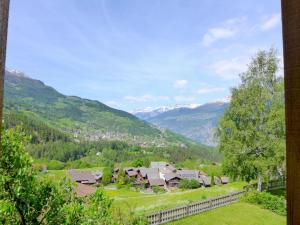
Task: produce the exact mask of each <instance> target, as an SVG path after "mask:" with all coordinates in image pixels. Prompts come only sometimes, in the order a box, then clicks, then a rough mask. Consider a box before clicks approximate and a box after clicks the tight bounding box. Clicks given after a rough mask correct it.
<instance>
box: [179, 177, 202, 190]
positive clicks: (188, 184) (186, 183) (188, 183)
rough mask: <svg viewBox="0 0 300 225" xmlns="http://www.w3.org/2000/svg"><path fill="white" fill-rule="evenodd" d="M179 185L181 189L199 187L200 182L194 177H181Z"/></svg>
mask: <svg viewBox="0 0 300 225" xmlns="http://www.w3.org/2000/svg"><path fill="white" fill-rule="evenodd" d="M179 187H180V188H182V189H196V188H199V187H200V183H199V182H198V181H197V180H195V179H192V180H188V179H183V180H181V181H180V183H179Z"/></svg>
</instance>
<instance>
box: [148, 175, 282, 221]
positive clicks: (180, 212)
mask: <svg viewBox="0 0 300 225" xmlns="http://www.w3.org/2000/svg"><path fill="white" fill-rule="evenodd" d="M285 185H286V181H285V180H284V179H283V180H276V181H270V182H269V183H263V190H268V191H269V190H275V189H279V188H285ZM251 188H256V184H253V185H248V186H245V187H244V190H242V191H238V192H234V193H231V194H227V195H223V196H219V197H216V198H211V199H208V200H204V201H199V202H194V203H191V204H188V205H185V206H180V207H177V208H173V209H168V210H162V211H157V212H154V213H151V214H149V215H147V216H146V217H147V219H148V221H149V225H157V224H163V223H167V222H171V221H174V220H178V219H181V218H183V217H186V216H190V215H194V214H197V213H201V212H205V211H208V210H211V209H215V208H219V207H222V206H225V205H229V204H231V203H234V202H237V201H239V199H240V198H241V197H242V196H243V195H244V194H245V193H246V192H247V191H248V190H249V189H251Z"/></svg>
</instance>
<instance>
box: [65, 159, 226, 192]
mask: <svg viewBox="0 0 300 225" xmlns="http://www.w3.org/2000/svg"><path fill="white" fill-rule="evenodd" d="M121 172H124V174H125V176H126V178H127V179H128V180H129V181H130V182H131V184H132V185H133V186H134V187H140V188H142V189H144V190H148V191H151V190H153V188H155V187H159V188H162V189H164V190H166V191H168V190H173V189H178V188H179V187H180V182H182V181H183V180H187V181H193V182H196V183H197V184H198V185H197V187H210V186H212V185H225V184H227V183H228V182H229V178H228V177H227V176H222V177H217V176H214V177H210V176H208V175H207V174H206V173H205V172H203V171H201V170H190V169H184V168H178V169H177V168H176V167H174V166H173V165H171V164H169V163H167V162H151V163H150V167H149V168H146V167H138V168H135V167H128V168H123V169H119V168H115V169H114V170H113V172H112V176H111V183H116V182H117V179H118V176H120V173H121ZM68 175H69V176H70V177H71V178H72V180H73V181H74V182H76V183H78V184H79V185H78V189H86V190H87V191H86V193H85V192H84V191H83V194H82V195H85V194H89V191H88V190H90V191H91V192H92V190H93V189H91V188H88V187H87V186H93V185H96V184H101V182H102V177H103V172H102V171H77V170H69V171H68ZM77 192H80V193H82V190H78V191H77Z"/></svg>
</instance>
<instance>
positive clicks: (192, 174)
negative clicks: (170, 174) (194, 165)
mask: <svg viewBox="0 0 300 225" xmlns="http://www.w3.org/2000/svg"><path fill="white" fill-rule="evenodd" d="M177 174H178V175H179V176H180V177H181V178H182V179H189V180H191V179H196V180H197V179H198V171H196V170H186V169H181V170H177Z"/></svg>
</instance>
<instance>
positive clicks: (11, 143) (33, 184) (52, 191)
mask: <svg viewBox="0 0 300 225" xmlns="http://www.w3.org/2000/svg"><path fill="white" fill-rule="evenodd" d="M26 141H27V140H26V136H25V134H24V133H22V132H20V131H19V130H13V129H10V130H7V131H4V132H3V134H2V140H1V152H0V224H21V225H26V224H70V225H71V224H72V225H73V224H75V225H76V224H86V225H94V224H95V225H98V224H99V225H100V224H101V225H113V224H120V225H121V224H136V225H138V224H139V225H142V224H146V222H145V221H144V219H143V218H139V217H135V216H132V215H131V216H130V217H129V219H128V218H126V217H125V215H123V216H119V217H114V214H113V211H112V207H111V205H112V200H111V199H109V198H108V197H107V196H106V195H105V194H104V192H103V190H101V189H98V190H97V191H96V192H95V193H94V194H93V195H91V196H89V197H87V198H85V199H83V198H77V197H76V195H75V192H74V189H73V187H72V184H71V183H69V182H68V181H67V180H63V181H62V182H60V183H58V184H57V183H54V182H51V181H49V180H48V181H47V180H44V179H42V178H40V177H39V176H37V175H36V171H35V170H34V169H33V167H32V159H31V158H30V156H29V155H28V153H27V152H26V151H25V147H24V145H25V143H26Z"/></svg>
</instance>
